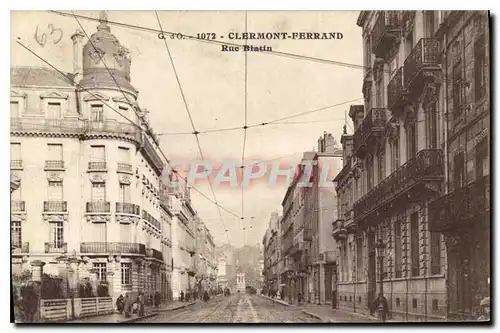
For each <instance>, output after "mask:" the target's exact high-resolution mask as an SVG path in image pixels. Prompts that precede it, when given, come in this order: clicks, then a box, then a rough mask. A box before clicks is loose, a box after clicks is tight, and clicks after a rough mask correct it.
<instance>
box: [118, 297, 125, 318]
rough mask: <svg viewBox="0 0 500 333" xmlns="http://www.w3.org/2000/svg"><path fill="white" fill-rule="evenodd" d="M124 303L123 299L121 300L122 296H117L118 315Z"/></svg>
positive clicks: (121, 311)
mask: <svg viewBox="0 0 500 333" xmlns="http://www.w3.org/2000/svg"><path fill="white" fill-rule="evenodd" d="M124 301H125V299H124V298H123V295H120V296H118V298H117V299H116V310H118V313H119V314H122V313H123V308H124Z"/></svg>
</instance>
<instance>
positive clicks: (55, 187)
mask: <svg viewBox="0 0 500 333" xmlns="http://www.w3.org/2000/svg"><path fill="white" fill-rule="evenodd" d="M47 197H48V201H63V182H59V181H49V186H48V187H47Z"/></svg>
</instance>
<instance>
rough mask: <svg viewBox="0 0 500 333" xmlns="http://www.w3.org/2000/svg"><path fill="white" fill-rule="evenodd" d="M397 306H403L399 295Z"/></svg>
mask: <svg viewBox="0 0 500 333" xmlns="http://www.w3.org/2000/svg"><path fill="white" fill-rule="evenodd" d="M396 306H397V307H398V308H399V307H400V306H401V299H400V298H399V297H398V298H396Z"/></svg>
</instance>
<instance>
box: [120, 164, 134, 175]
mask: <svg viewBox="0 0 500 333" xmlns="http://www.w3.org/2000/svg"><path fill="white" fill-rule="evenodd" d="M116 172H123V173H128V174H132V164H129V163H118V164H117V167H116Z"/></svg>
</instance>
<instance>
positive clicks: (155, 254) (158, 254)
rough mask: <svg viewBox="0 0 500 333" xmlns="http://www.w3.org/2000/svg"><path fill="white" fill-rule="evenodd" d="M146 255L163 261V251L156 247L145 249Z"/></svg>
mask: <svg viewBox="0 0 500 333" xmlns="http://www.w3.org/2000/svg"><path fill="white" fill-rule="evenodd" d="M146 257H150V258H155V259H158V260H161V261H163V253H161V252H160V251H158V250H156V249H146Z"/></svg>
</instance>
